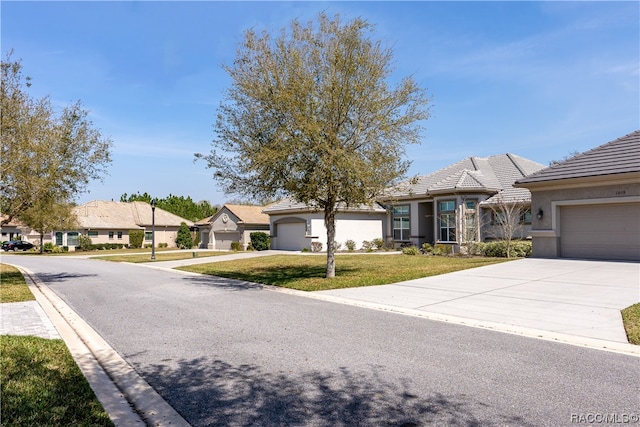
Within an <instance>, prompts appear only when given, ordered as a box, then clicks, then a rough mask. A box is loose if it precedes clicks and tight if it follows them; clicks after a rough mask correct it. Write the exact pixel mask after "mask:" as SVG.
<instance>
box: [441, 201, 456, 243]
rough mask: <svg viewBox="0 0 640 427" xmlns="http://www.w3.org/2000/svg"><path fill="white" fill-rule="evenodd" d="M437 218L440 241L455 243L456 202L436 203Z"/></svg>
mask: <svg viewBox="0 0 640 427" xmlns="http://www.w3.org/2000/svg"><path fill="white" fill-rule="evenodd" d="M438 218H439V223H440V224H439V225H440V241H442V242H455V241H456V202H455V201H454V200H446V201H443V202H439V203H438Z"/></svg>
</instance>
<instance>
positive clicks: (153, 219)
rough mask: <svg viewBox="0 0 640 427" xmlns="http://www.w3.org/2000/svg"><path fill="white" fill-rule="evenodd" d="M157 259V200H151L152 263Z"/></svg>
mask: <svg viewBox="0 0 640 427" xmlns="http://www.w3.org/2000/svg"><path fill="white" fill-rule="evenodd" d="M155 259H156V199H151V261H153V260H155Z"/></svg>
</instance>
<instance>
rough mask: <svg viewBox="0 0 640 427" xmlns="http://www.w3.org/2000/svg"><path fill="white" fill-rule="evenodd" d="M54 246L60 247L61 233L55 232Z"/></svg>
mask: <svg viewBox="0 0 640 427" xmlns="http://www.w3.org/2000/svg"><path fill="white" fill-rule="evenodd" d="M56 246H62V232H60V231H56Z"/></svg>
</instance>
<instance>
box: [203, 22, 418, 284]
mask: <svg viewBox="0 0 640 427" xmlns="http://www.w3.org/2000/svg"><path fill="white" fill-rule="evenodd" d="M372 33H373V26H372V25H371V24H369V23H368V22H367V21H365V20H363V19H360V18H357V19H354V20H352V21H350V22H347V23H345V24H343V23H342V22H341V20H340V18H339V17H338V16H336V17H334V18H333V19H331V18H329V17H327V16H326V15H325V14H324V13H322V14H320V15H319V16H318V19H317V22H309V23H307V24H306V25H303V24H301V23H300V22H299V21H297V20H294V21H293V22H292V23H291V27H290V30H289V31H287V30H286V29H283V30H282V31H281V32H280V33H278V35H277V36H276V37H275V38H272V37H271V36H270V35H269V34H268V33H267V32H262V33H260V34H258V33H256V32H255V31H254V30H248V31H246V32H245V34H244V39H243V41H242V43H241V44H240V45H239V47H238V49H237V57H236V60H235V61H234V62H233V64H232V65H227V66H225V67H224V69H225V70H226V71H227V73H228V74H229V76H230V77H231V82H232V83H231V87H230V88H229V90H228V91H227V96H226V99H225V100H224V101H223V102H222V103H221V105H220V108H219V111H218V115H217V120H216V123H215V131H216V135H217V138H216V139H215V140H214V141H213V144H212V150H211V152H210V153H209V154H207V155H203V154H201V153H200V154H196V158H202V159H204V160H205V161H206V163H207V165H208V167H209V168H212V169H213V170H214V179H215V180H216V181H217V182H218V183H220V184H221V186H222V188H223V189H224V190H225V191H226V192H227V193H228V194H240V195H244V196H245V197H251V198H253V199H255V200H264V199H272V198H275V197H291V198H293V199H295V200H297V201H299V202H303V203H306V204H308V205H310V206H312V207H313V208H316V209H318V210H319V211H322V212H323V213H324V222H325V226H326V229H327V242H329V243H328V245H327V269H326V277H334V276H335V218H336V212H337V210H338V208H339V206H342V205H344V206H355V205H359V204H362V203H367V204H370V203H372V202H373V200H374V198H376V197H377V196H379V195H380V194H381V193H382V192H383V191H384V189H385V188H387V187H388V186H389V185H391V184H393V183H394V182H397V180H399V179H400V178H402V177H403V176H404V175H405V174H406V172H407V169H408V167H409V162H408V161H405V160H403V157H404V154H405V146H406V144H412V143H419V133H420V130H421V125H420V123H421V121H422V120H425V119H427V118H428V117H429V109H428V105H429V99H428V97H427V96H426V92H425V91H424V90H423V89H421V88H420V87H419V86H418V85H417V84H416V82H415V81H414V80H413V79H412V78H410V77H409V78H404V79H402V80H400V81H399V82H398V83H397V85H395V86H394V87H391V73H392V57H393V54H392V51H391V49H389V48H386V47H384V46H383V45H382V43H381V42H380V41H375V40H372V39H371V37H370V36H371V34H372Z"/></svg>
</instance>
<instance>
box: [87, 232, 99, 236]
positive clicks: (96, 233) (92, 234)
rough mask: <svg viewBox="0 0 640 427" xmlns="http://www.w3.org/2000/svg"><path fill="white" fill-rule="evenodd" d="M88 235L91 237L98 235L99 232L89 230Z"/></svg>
mask: <svg viewBox="0 0 640 427" xmlns="http://www.w3.org/2000/svg"><path fill="white" fill-rule="evenodd" d="M87 235H88V236H89V237H98V232H97V231H89V232H87Z"/></svg>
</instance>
